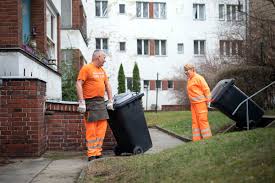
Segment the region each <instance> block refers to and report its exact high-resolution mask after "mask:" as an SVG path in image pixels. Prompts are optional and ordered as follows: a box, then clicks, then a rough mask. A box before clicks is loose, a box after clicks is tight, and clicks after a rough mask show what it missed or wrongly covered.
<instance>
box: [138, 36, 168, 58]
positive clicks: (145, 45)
mask: <svg viewBox="0 0 275 183" xmlns="http://www.w3.org/2000/svg"><path fill="white" fill-rule="evenodd" d="M149 48H150V55H166V40H148V39H138V40H137V54H138V55H149Z"/></svg>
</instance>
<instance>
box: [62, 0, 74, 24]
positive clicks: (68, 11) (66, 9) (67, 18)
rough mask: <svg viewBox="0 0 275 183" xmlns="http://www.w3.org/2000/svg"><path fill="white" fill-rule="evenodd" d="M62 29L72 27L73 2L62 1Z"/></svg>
mask: <svg viewBox="0 0 275 183" xmlns="http://www.w3.org/2000/svg"><path fill="white" fill-rule="evenodd" d="M61 12H62V18H61V27H62V28H71V27H72V0H62V1H61Z"/></svg>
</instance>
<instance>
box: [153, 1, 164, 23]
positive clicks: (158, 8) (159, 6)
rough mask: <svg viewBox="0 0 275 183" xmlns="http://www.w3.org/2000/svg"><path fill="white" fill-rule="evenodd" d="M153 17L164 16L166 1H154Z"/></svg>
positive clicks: (162, 17)
mask: <svg viewBox="0 0 275 183" xmlns="http://www.w3.org/2000/svg"><path fill="white" fill-rule="evenodd" d="M153 12H154V16H153V17H154V18H161V19H164V18H166V3H154V4H153Z"/></svg>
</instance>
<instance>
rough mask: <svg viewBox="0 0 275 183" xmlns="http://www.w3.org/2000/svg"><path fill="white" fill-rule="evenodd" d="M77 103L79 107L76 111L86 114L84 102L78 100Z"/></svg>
mask: <svg viewBox="0 0 275 183" xmlns="http://www.w3.org/2000/svg"><path fill="white" fill-rule="evenodd" d="M78 103H79V106H78V108H77V111H78V112H80V113H85V112H86V103H85V100H79V101H78Z"/></svg>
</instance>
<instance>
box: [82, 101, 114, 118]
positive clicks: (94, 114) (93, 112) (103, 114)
mask: <svg viewBox="0 0 275 183" xmlns="http://www.w3.org/2000/svg"><path fill="white" fill-rule="evenodd" d="M85 102H86V111H87V112H86V114H85V117H86V120H87V122H93V121H98V120H104V119H109V115H108V112H107V109H106V105H105V102H104V98H103V97H94V98H90V99H85Z"/></svg>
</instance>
